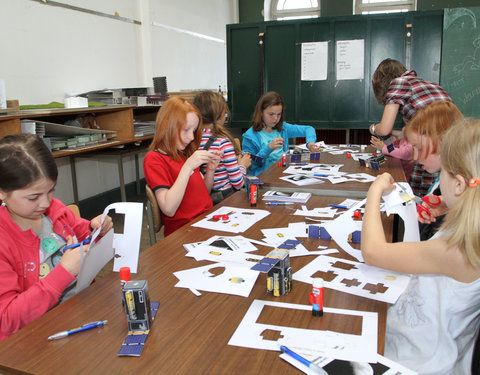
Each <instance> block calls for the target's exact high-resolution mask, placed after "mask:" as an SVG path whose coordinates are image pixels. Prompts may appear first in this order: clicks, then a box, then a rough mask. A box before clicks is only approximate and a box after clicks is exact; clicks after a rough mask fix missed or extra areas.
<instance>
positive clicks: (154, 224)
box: [145, 185, 163, 245]
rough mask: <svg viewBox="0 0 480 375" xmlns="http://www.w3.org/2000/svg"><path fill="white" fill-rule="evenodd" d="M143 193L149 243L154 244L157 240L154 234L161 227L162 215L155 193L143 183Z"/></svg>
mask: <svg viewBox="0 0 480 375" xmlns="http://www.w3.org/2000/svg"><path fill="white" fill-rule="evenodd" d="M145 193H146V196H147V206H146V209H147V220H148V229H149V233H150V244H151V245H154V244H155V243H156V242H157V240H156V236H155V234H156V233H158V232H159V231H160V229H162V226H163V215H162V211H160V207H158V202H157V198H156V197H155V193H154V192H153V190H152V189H151V188H150V186H148V185H145Z"/></svg>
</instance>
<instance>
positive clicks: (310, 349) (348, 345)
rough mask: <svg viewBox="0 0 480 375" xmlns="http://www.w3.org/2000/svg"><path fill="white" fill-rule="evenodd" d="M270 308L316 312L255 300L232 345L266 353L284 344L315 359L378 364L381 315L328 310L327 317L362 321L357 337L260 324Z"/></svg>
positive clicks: (230, 342) (289, 304)
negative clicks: (320, 357)
mask: <svg viewBox="0 0 480 375" xmlns="http://www.w3.org/2000/svg"><path fill="white" fill-rule="evenodd" d="M266 306H267V307H273V308H279V309H290V310H300V311H302V312H303V311H311V310H312V307H311V306H310V305H298V304H291V303H283V302H273V301H262V300H254V301H253V302H252V304H251V305H250V308H249V309H248V311H247V313H246V314H245V316H244V318H243V320H242V321H241V323H240V325H239V326H238V327H237V329H236V331H235V333H234V334H233V336H232V337H231V339H230V341H229V342H228V344H229V345H234V346H242V347H246V348H254V349H265V350H280V345H285V346H287V347H288V348H290V349H292V350H293V351H295V352H298V353H299V354H302V355H305V356H307V355H308V356H310V357H313V358H315V357H318V356H327V357H332V358H340V359H345V360H354V361H374V360H375V358H376V356H377V330H378V316H377V313H373V312H365V311H354V310H344V309H334V308H328V307H324V309H323V311H324V314H332V315H333V314H339V316H342V315H351V316H355V317H358V319H361V322H362V324H361V332H360V333H359V334H353V333H338V332H333V331H331V330H329V331H327V330H318V329H305V328H301V327H298V328H296V327H292V326H280V325H275V324H264V323H259V322H258V321H259V317H260V314H261V313H262V310H263V309H264V308H265V307H266ZM268 333H269V334H268Z"/></svg>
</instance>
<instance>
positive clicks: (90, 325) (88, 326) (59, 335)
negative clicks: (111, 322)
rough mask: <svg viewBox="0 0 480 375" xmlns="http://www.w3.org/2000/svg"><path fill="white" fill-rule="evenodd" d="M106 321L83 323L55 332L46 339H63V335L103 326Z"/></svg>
mask: <svg viewBox="0 0 480 375" xmlns="http://www.w3.org/2000/svg"><path fill="white" fill-rule="evenodd" d="M107 323H108V320H99V321H97V322H91V323H87V324H84V325H83V326H81V327H78V328H74V329H70V330H68V331H62V332H58V333H55V334H54V335H52V336H49V337H48V339H49V340H58V339H63V338H64V337H67V336H70V335H73V334H74V333H77V332H82V331H86V330H87V329H92V328H97V327H103V326H104V325H105V324H107Z"/></svg>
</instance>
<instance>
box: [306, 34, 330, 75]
mask: <svg viewBox="0 0 480 375" xmlns="http://www.w3.org/2000/svg"><path fill="white" fill-rule="evenodd" d="M327 72H328V42H312V43H302V81H325V80H326V79H327Z"/></svg>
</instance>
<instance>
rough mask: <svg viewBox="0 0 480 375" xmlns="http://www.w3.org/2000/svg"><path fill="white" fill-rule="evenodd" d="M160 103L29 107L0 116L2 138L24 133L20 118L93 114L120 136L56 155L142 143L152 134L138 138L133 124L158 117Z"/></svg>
mask: <svg viewBox="0 0 480 375" xmlns="http://www.w3.org/2000/svg"><path fill="white" fill-rule="evenodd" d="M158 108H159V106H145V107H136V106H132V105H114V106H106V107H96V108H92V107H89V108H73V109H42V110H25V111H19V112H17V113H15V114H11V115H5V116H0V138H2V137H4V136H6V135H9V134H16V133H20V132H21V131H22V130H21V126H20V121H21V120H24V119H30V120H39V121H47V122H53V123H56V124H64V123H65V122H66V121H67V120H72V119H74V118H76V117H77V116H79V115H88V114H93V115H94V116H95V121H96V123H97V125H98V126H100V128H101V129H102V130H113V131H115V132H117V135H116V137H115V138H114V139H113V140H112V141H109V142H107V143H103V144H98V145H95V146H89V147H82V148H81V149H78V150H68V151H65V150H60V151H54V152H53V156H54V157H56V158H58V157H64V156H70V155H74V154H79V153H84V152H90V151H95V150H99V149H103V148H106V147H112V146H119V145H122V144H129V143H135V142H142V141H145V140H150V139H152V136H145V137H138V138H135V132H134V127H133V120H134V118H137V116H138V118H139V119H141V120H143V121H146V120H155V117H156V114H157V111H158Z"/></svg>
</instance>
